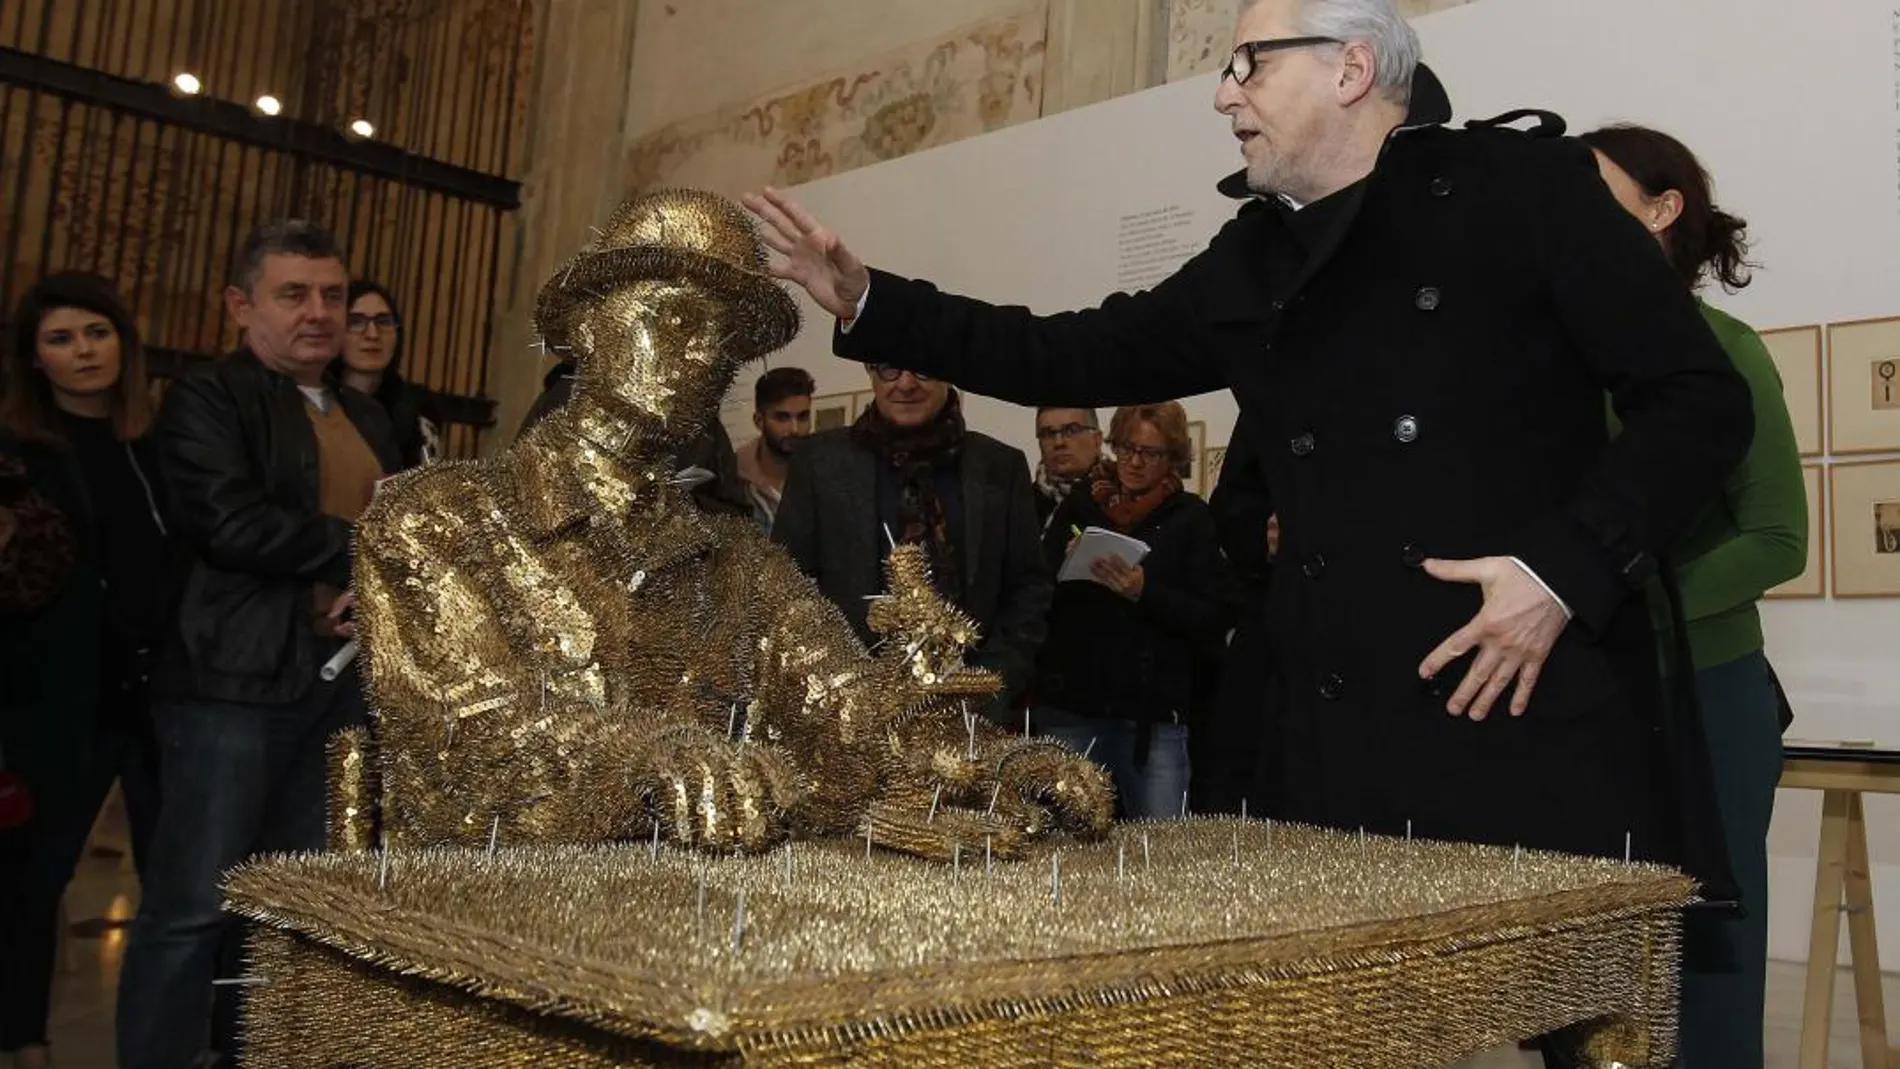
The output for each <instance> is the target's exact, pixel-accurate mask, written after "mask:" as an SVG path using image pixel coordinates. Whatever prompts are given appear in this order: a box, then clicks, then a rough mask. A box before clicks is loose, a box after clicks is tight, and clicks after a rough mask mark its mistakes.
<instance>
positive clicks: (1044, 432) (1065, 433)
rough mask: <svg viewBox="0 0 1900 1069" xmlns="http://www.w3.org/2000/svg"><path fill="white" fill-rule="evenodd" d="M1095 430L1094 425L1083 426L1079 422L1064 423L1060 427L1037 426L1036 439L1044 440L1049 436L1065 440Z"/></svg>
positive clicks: (1048, 438)
mask: <svg viewBox="0 0 1900 1069" xmlns="http://www.w3.org/2000/svg"><path fill="white" fill-rule="evenodd" d="M1095 430H1096V428H1094V427H1084V426H1082V425H1081V424H1080V423H1064V424H1063V425H1062V426H1060V427H1037V428H1036V439H1037V440H1038V441H1043V442H1046V441H1049V440H1050V439H1051V438H1060V439H1062V440H1063V441H1065V442H1066V441H1068V440H1069V439H1071V438H1073V437H1075V436H1076V435H1078V434H1089V433H1091V432H1093V431H1095Z"/></svg>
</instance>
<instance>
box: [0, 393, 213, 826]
mask: <svg viewBox="0 0 1900 1069" xmlns="http://www.w3.org/2000/svg"><path fill="white" fill-rule="evenodd" d="M126 449H127V452H128V455H129V457H130V459H131V462H132V464H133V466H134V468H135V469H136V472H137V475H138V477H139V478H140V479H142V480H143V481H144V483H145V484H146V485H147V486H148V487H149V490H150V496H149V497H147V498H145V499H144V500H141V501H138V502H136V503H131V502H127V503H125V505H126V507H128V508H137V509H147V508H149V509H152V510H154V512H155V514H156V515H159V516H162V515H163V512H164V508H163V506H164V487H163V484H162V483H161V482H160V481H159V475H158V463H157V458H156V455H155V451H154V450H153V448H152V438H151V436H150V435H147V436H145V437H144V438H141V439H139V440H137V441H135V442H131V443H128V444H127V445H126ZM16 467H24V469H25V471H24V476H23V478H21V479H18V480H15V479H13V478H9V477H7V476H5V475H0V508H4V507H7V506H9V505H12V504H14V503H15V497H14V495H15V494H17V493H21V492H26V491H32V492H36V493H37V494H38V496H39V497H41V498H42V499H43V500H44V501H45V502H46V503H47V504H50V505H51V506H52V507H54V508H56V509H58V510H59V511H60V512H61V513H62V514H63V515H64V517H65V521H66V523H65V526H66V528H67V530H68V531H69V533H70V535H71V537H72V538H73V540H74V543H75V544H76V545H75V547H74V548H75V549H76V558H77V559H76V561H75V563H74V567H73V569H72V571H71V572H69V573H68V574H67V576H66V578H65V581H64V582H63V583H62V584H61V585H60V587H59V592H58V594H57V595H56V596H55V597H54V598H53V600H52V601H51V602H50V603H49V604H47V605H45V606H44V607H41V608H39V609H37V610H36V611H34V612H31V613H7V612H0V767H5V768H8V769H11V770H12V771H14V772H17V773H19V774H20V775H22V776H23V777H25V779H26V781H27V783H28V785H29V787H30V788H31V789H33V790H36V791H43V792H46V794H47V795H48V797H51V796H52V794H53V792H55V791H56V790H60V789H72V788H73V786H74V785H76V784H79V783H82V782H86V777H88V776H91V775H93V774H94V769H93V768H92V763H93V762H94V760H95V758H96V756H97V753H98V734H97V733H98V730H99V727H100V725H101V723H102V722H104V721H102V717H105V716H110V715H113V713H114V712H115V711H116V712H118V713H120V714H123V713H126V712H139V711H142V699H141V700H137V701H133V702H130V703H126V702H123V701H120V702H113V703H107V702H104V701H103V699H104V698H105V697H106V695H107V691H106V688H107V687H108V686H114V685H116V686H117V687H119V688H122V689H123V690H128V691H129V690H132V689H133V688H134V687H137V686H138V685H139V683H140V682H142V681H141V680H138V679H134V678H132V677H131V675H130V672H132V671H136V672H138V673H139V674H141V675H142V674H143V673H144V670H145V668H146V665H147V661H146V658H145V657H144V656H143V655H141V654H140V653H139V652H138V651H137V650H134V649H129V648H121V646H120V643H122V642H124V643H129V642H140V643H141V644H142V643H144V642H149V641H151V640H152V637H153V635H154V633H155V632H161V631H162V629H163V627H164V626H165V625H164V621H165V620H166V615H167V614H166V610H167V608H168V604H169V600H170V597H171V592H172V585H171V582H170V580H171V579H172V576H171V575H169V574H167V575H163V576H160V577H159V580H160V581H159V582H158V583H157V584H156V588H155V589H152V588H147V589H145V590H144V592H145V593H146V594H147V595H148V596H149V597H150V599H151V600H150V603H141V604H127V603H126V601H125V598H126V593H127V592H125V591H121V590H114V589H109V588H108V587H107V584H106V583H105V581H104V577H105V571H106V568H107V565H106V562H105V560H104V552H105V551H104V548H103V547H102V545H101V544H100V539H99V538H98V534H99V533H100V530H99V529H100V526H101V519H100V517H99V515H98V513H97V512H96V511H95V510H96V508H97V500H96V495H95V494H94V492H93V488H92V487H91V486H89V485H88V484H87V481H86V477H85V472H84V470H83V469H82V467H81V465H80V463H79V458H78V457H77V456H76V455H75V454H74V452H73V450H72V449H71V448H56V447H51V446H45V445H40V444H38V443H26V442H20V441H18V440H16V439H14V438H13V437H12V436H11V435H9V434H7V433H6V432H4V431H0V472H6V473H9V474H10V473H11V472H12V471H13V470H14V469H15V468H16ZM153 526H154V527H157V528H158V529H159V534H158V537H159V539H160V545H159V546H158V547H156V548H157V550H158V556H160V557H161V558H169V557H170V556H171V554H170V553H169V548H170V547H169V546H168V545H167V544H166V543H167V542H168V540H167V539H165V536H164V534H163V522H162V520H157V521H155V522H154V523H153ZM16 549H17V552H14V553H12V554H10V555H8V556H6V557H4V558H0V568H3V567H9V566H11V567H20V568H24V569H32V568H34V567H36V566H39V565H40V562H38V561H35V560H33V559H32V549H33V547H31V546H19V547H16ZM172 570H174V571H175V569H172Z"/></svg>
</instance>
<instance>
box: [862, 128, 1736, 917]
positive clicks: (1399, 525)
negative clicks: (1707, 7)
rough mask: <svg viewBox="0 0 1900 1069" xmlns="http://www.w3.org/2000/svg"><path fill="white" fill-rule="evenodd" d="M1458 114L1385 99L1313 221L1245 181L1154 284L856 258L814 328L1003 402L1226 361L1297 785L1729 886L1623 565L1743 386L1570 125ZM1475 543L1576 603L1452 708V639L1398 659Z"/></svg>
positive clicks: (1724, 889)
mask: <svg viewBox="0 0 1900 1069" xmlns="http://www.w3.org/2000/svg"><path fill="white" fill-rule="evenodd" d="M1448 117H1449V116H1448V114H1426V115H1419V114H1415V115H1414V116H1413V118H1412V120H1410V122H1409V123H1408V125H1407V126H1403V127H1400V128H1398V129H1396V130H1395V131H1394V132H1393V133H1392V134H1391V135H1390V136H1389V137H1388V138H1387V139H1386V141H1385V143H1384V146H1383V149H1382V152H1381V154H1380V157H1379V159H1378V161H1377V164H1376V166H1375V169H1374V171H1373V173H1372V174H1371V175H1370V177H1369V178H1367V179H1366V180H1365V182H1363V183H1362V184H1361V185H1360V186H1359V187H1358V190H1357V192H1356V194H1355V195H1354V198H1353V200H1352V201H1351V202H1350V203H1349V205H1348V207H1347V208H1346V209H1345V210H1343V211H1341V212H1340V213H1339V216H1338V220H1339V221H1338V223H1337V225H1335V226H1334V227H1333V228H1331V229H1330V231H1329V232H1328V233H1327V234H1326V235H1324V240H1323V241H1321V242H1319V243H1317V244H1313V245H1308V244H1304V243H1302V242H1301V241H1300V240H1298V239H1297V238H1296V237H1295V235H1294V233H1293V231H1292V228H1291V225H1290V222H1289V218H1288V216H1289V214H1290V212H1289V211H1288V210H1287V209H1286V208H1285V207H1284V206H1283V205H1281V204H1280V203H1279V202H1277V201H1267V200H1264V199H1250V200H1249V201H1248V202H1247V203H1245V204H1244V205H1243V206H1242V207H1241V209H1240V210H1239V212H1238V214H1237V215H1236V217H1235V218H1234V219H1233V220H1232V221H1230V222H1229V223H1228V224H1227V225H1226V226H1225V227H1223V228H1222V230H1221V231H1220V233H1219V234H1218V235H1216V236H1215V237H1214V239H1213V241H1212V242H1211V244H1210V245H1209V246H1208V248H1207V249H1206V250H1205V251H1203V252H1202V253H1200V254H1199V255H1197V256H1196V257H1194V258H1193V259H1192V260H1190V261H1189V262H1188V263H1187V264H1185V265H1184V266H1183V267H1182V268H1181V269H1180V270H1179V271H1178V272H1177V273H1176V274H1175V275H1174V276H1172V277H1171V278H1169V279H1167V280H1165V281H1163V282H1161V283H1160V284H1158V285H1157V286H1156V287H1155V288H1153V289H1151V290H1147V291H1145V292H1142V293H1138V294H1134V295H1128V294H1117V295H1114V296H1111V297H1109V298H1108V299H1107V300H1105V301H1104V302H1103V303H1102V304H1101V305H1100V306H1099V307H1097V308H1093V309H1087V310H1083V311H1076V312H1065V313H1060V314H1056V315H1050V316H1037V315H1034V314H1033V313H1031V312H1030V311H1029V310H1028V309H1026V308H1021V307H1008V308H1003V307H995V306H991V305H987V304H983V303H981V302H978V301H974V300H969V299H966V298H961V297H954V296H949V295H946V294H943V293H940V292H939V291H938V290H936V289H935V288H934V287H932V286H930V285H929V284H928V283H924V282H920V281H913V280H910V279H906V278H901V277H899V276H896V275H893V274H889V273H885V272H873V275H872V280H871V291H870V296H869V300H868V303H867V305H866V307H865V311H864V314H863V316H862V317H860V318H859V319H858V320H857V321H856V323H855V324H854V325H853V327H852V329H851V331H850V333H848V334H845V333H842V332H840V333H837V334H835V335H834V340H833V345H834V348H835V350H836V351H837V353H838V354H839V355H841V356H844V357H847V358H849V359H852V360H856V361H881V362H889V363H895V364H898V365H900V366H903V367H907V368H914V369H915V370H917V371H920V372H924V373H926V374H931V375H936V376H940V377H942V378H945V379H948V380H950V381H952V382H955V383H957V384H958V385H959V386H962V387H964V388H966V389H968V390H970V391H972V392H975V393H981V394H986V395H989V396H993V397H998V398H1002V399H1004V400H1009V401H1014V402H1016V403H1019V404H1026V405H1035V404H1057V403H1059V404H1065V405H1095V406H1098V407H1099V406H1108V405H1122V404H1133V403H1139V402H1150V401H1158V400H1162V399H1165V398H1174V397H1186V396H1192V395H1195V394H1200V393H1205V392H1208V391H1211V390H1216V389H1219V388H1222V387H1228V388H1231V389H1232V390H1233V393H1234V396H1235V398H1236V400H1237V401H1238V403H1239V405H1240V408H1241V411H1242V412H1243V413H1244V414H1245V416H1246V418H1247V420H1248V421H1249V423H1250V424H1251V425H1252V426H1253V427H1255V428H1257V430H1256V433H1257V434H1258V435H1259V441H1260V442H1262V443H1263V449H1264V453H1265V464H1266V471H1267V480H1268V483H1269V484H1270V485H1271V486H1272V488H1273V497H1274V501H1275V507H1276V509H1277V511H1278V513H1279V516H1280V522H1281V532H1282V555H1283V558H1284V559H1285V566H1284V567H1283V568H1281V569H1280V571H1282V572H1283V573H1284V575H1283V578H1280V579H1277V580H1276V581H1275V582H1274V583H1272V584H1271V586H1270V591H1269V595H1268V597H1269V609H1268V612H1269V621H1270V626H1271V630H1272V636H1273V643H1274V648H1275V657H1276V660H1277V663H1278V666H1279V671H1280V673H1281V675H1282V679H1283V682H1284V685H1285V688H1286V689H1285V695H1286V709H1285V713H1286V717H1285V719H1286V722H1287V725H1288V729H1289V731H1290V732H1292V734H1290V735H1289V736H1288V738H1287V740H1286V746H1287V754H1286V756H1287V765H1286V768H1287V773H1288V775H1289V777H1290V779H1289V783H1288V787H1287V791H1288V800H1289V805H1290V806H1292V807H1293V808H1294V811H1295V812H1296V813H1297V814H1298V815H1299V816H1300V817H1302V818H1303V819H1308V820H1312V821H1315V822H1321V823H1326V824H1330V825H1333V826H1339V827H1349V828H1350V827H1356V826H1358V825H1361V824H1363V825H1364V826H1365V827H1366V828H1367V829H1368V830H1374V831H1385V832H1391V833H1393V834H1402V833H1403V832H1404V830H1405V827H1406V825H1407V823H1408V822H1411V823H1412V824H1413V825H1414V827H1415V828H1416V830H1417V833H1418V834H1420V835H1428V836H1434V837H1441V838H1449V839H1461V840H1473V841H1481V842H1492V843H1501V844H1505V845H1509V844H1512V843H1522V844H1524V845H1526V846H1532V847H1545V848H1550V849H1557V850H1566V851H1571V852H1575V853H1583V854H1598V855H1613V856H1617V857H1620V856H1622V854H1623V851H1624V844H1625V841H1626V836H1628V837H1629V841H1630V842H1631V845H1632V850H1633V852H1634V854H1635V856H1638V857H1645V858H1653V859H1661V860H1681V861H1682V862H1683V863H1684V864H1686V865H1688V866H1689V868H1690V871H1692V872H1694V873H1696V874H1697V875H1698V876H1701V877H1704V878H1705V879H1707V880H1708V881H1710V882H1709V884H1708V887H1707V889H1708V890H1709V891H1710V892H1711V893H1712V894H1714V895H1718V896H1725V895H1728V894H1731V893H1732V883H1731V882H1730V881H1729V879H1728V874H1727V860H1726V856H1725V852H1724V850H1723V847H1722V836H1721V832H1720V830H1719V828H1717V827H1713V826H1710V825H1709V824H1708V818H1709V817H1711V816H1712V814H1713V810H1712V808H1711V803H1712V795H1711V794H1710V793H1709V792H1710V790H1711V789H1712V788H1711V787H1710V785H1709V783H1708V780H1707V778H1706V772H1707V767H1706V761H1707V756H1706V751H1702V752H1701V753H1700V755H1699V756H1698V750H1699V748H1700V747H1699V730H1700V726H1699V720H1694V718H1693V715H1692V714H1685V715H1686V719H1684V720H1682V721H1677V720H1675V719H1673V718H1671V719H1669V720H1665V718H1664V712H1663V710H1664V703H1663V701H1662V694H1663V692H1662V688H1661V685H1660V682H1659V680H1658V678H1657V665H1656V645H1655V640H1654V636H1653V634H1652V632H1651V628H1650V624H1649V620H1648V617H1647V613H1646V611H1645V607H1644V600H1643V598H1642V596H1641V591H1642V590H1643V588H1644V586H1645V584H1646V583H1647V582H1648V580H1649V579H1650V577H1651V576H1652V575H1653V574H1655V571H1656V568H1657V562H1658V559H1659V557H1660V555H1661V554H1662V553H1663V552H1664V551H1665V550H1666V548H1667V547H1668V546H1670V545H1671V544H1672V543H1673V542H1674V541H1675V539H1676V538H1677V537H1678V536H1679V535H1680V533H1681V532H1682V531H1683V530H1684V528H1685V527H1686V526H1687V524H1688V523H1689V522H1690V521H1691V520H1692V519H1693V518H1694V517H1695V516H1696V514H1697V513H1698V512H1699V511H1700V510H1701V509H1702V508H1703V507H1704V505H1705V504H1706V503H1707V502H1708V501H1709V500H1710V499H1711V498H1712V497H1713V496H1714V495H1715V494H1716V493H1717V492H1718V490H1719V489H1720V486H1721V482H1722V480H1723V479H1724V478H1725V477H1726V475H1727V473H1728V472H1729V471H1730V470H1731V469H1732V468H1733V467H1734V465H1735V464H1736V463H1737V462H1738V461H1739V459H1740V458H1741V456H1742V454H1743V453H1744V452H1745V451H1746V449H1747V446H1748V444H1749V441H1750V439H1751V436H1752V433H1753V423H1752V416H1751V411H1750V407H1749V395H1748V387H1747V385H1746V383H1745V382H1744V381H1743V380H1742V378H1741V377H1740V376H1739V375H1738V374H1737V373H1736V372H1735V371H1734V369H1733V367H1732V366H1730V363H1729V361H1728V360H1727V358H1726V357H1725V356H1724V354H1723V351H1722V348H1721V346H1720V344H1719V343H1718V342H1717V341H1716V339H1715V337H1714V335H1713V334H1712V333H1711V332H1710V330H1709V328H1708V326H1707V324H1706V323H1705V322H1704V320H1703V319H1702V317H1701V315H1700V313H1699V311H1698V309H1697V307H1696V304H1695V301H1694V299H1693V297H1692V296H1691V295H1690V293H1689V292H1688V291H1687V289H1685V288H1684V287H1683V285H1682V281H1681V279H1680V278H1678V277H1677V276H1676V275H1675V273H1674V272H1673V271H1672V270H1671V269H1670V266H1669V264H1668V263H1667V261H1666V260H1665V258H1664V256H1663V255H1662V253H1661V250H1660V249H1659V247H1658V246H1657V244H1656V242H1655V241H1654V240H1653V239H1652V238H1651V237H1650V235H1649V234H1648V232H1647V231H1646V230H1645V228H1643V227H1642V226H1641V224H1639V223H1638V222H1637V221H1636V220H1634V219H1633V218H1631V217H1630V216H1629V215H1628V214H1627V213H1626V212H1624V211H1623V209H1622V208H1621V207H1620V206H1618V204H1617V203H1616V201H1615V200H1614V199H1613V198H1612V197H1611V195H1610V193H1609V191H1608V189H1607V188H1606V187H1605V186H1604V184H1603V181H1602V179H1601V177H1600V176H1599V174H1598V172H1597V168H1596V163H1595V160H1594V157H1593V156H1592V154H1591V152H1590V150H1589V149H1588V148H1587V147H1586V146H1584V145H1583V144H1581V143H1580V142H1577V141H1574V140H1568V139H1559V138H1555V137H1536V136H1531V135H1529V134H1526V133H1522V132H1518V131H1516V130H1512V129H1508V128H1502V127H1496V126H1490V125H1480V126H1475V127H1472V128H1469V129H1463V130H1454V129H1450V128H1448V127H1445V126H1443V125H1441V123H1442V122H1443V121H1444V120H1445V119H1447V118H1448ZM1553 118H1554V117H1553ZM1606 392H1607V393H1608V394H1609V395H1610V396H1611V398H1612V399H1613V402H1614V404H1615V407H1616V409H1617V411H1618V413H1619V415H1620V416H1621V417H1622V420H1623V424H1624V428H1625V429H1624V432H1623V433H1622V434H1621V435H1620V436H1619V437H1617V438H1616V440H1614V441H1611V440H1609V436H1608V429H1607V427H1606V421H1605V419H1604V414H1603V406H1604V394H1605V393H1606ZM1489 556H1515V557H1517V558H1519V559H1521V560H1523V561H1524V562H1526V563H1527V564H1528V566H1529V567H1530V568H1531V569H1532V570H1533V571H1534V572H1535V573H1536V574H1537V575H1538V576H1539V577H1541V578H1542V579H1543V580H1544V581H1545V582H1547V583H1548V584H1549V585H1550V587H1551V588H1553V589H1554V590H1555V592H1556V593H1557V595H1558V596H1559V597H1560V598H1562V599H1563V600H1564V602H1566V603H1567V604H1568V606H1569V607H1570V608H1571V609H1572V610H1573V611H1574V613H1575V617H1574V619H1573V620H1572V621H1571V623H1570V625H1569V626H1568V627H1566V629H1565V630H1564V632H1563V634H1562V635H1561V637H1560V638H1559V639H1558V641H1557V644H1556V647H1555V649H1554V650H1553V651H1552V654H1551V656H1550V658H1549V660H1548V661H1547V662H1546V664H1545V665H1544V671H1543V673H1542V677H1541V680H1540V682H1539V684H1538V686H1537V688H1536V691H1535V696H1534V697H1533V698H1532V701H1531V705H1530V709H1529V712H1528V713H1527V715H1525V716H1523V717H1521V718H1514V717H1510V716H1508V715H1505V714H1499V715H1496V716H1494V717H1492V718H1490V719H1488V720H1486V721H1483V722H1475V723H1474V722H1472V721H1470V720H1469V719H1466V718H1453V717H1450V716H1448V715H1447V714H1446V712H1445V709H1444V703H1445V700H1446V698H1447V697H1448V696H1449V694H1450V688H1452V687H1455V685H1456V684H1457V682H1458V680H1459V679H1460V678H1461V677H1462V674H1463V672H1464V671H1465V670H1466V669H1467V668H1468V666H1469V662H1470V657H1469V656H1467V658H1465V659H1464V660H1461V661H1459V662H1457V663H1455V664H1454V665H1453V666H1452V667H1451V668H1450V669H1448V670H1447V671H1446V672H1444V673H1441V675H1440V678H1439V679H1438V680H1437V681H1434V682H1432V683H1429V684H1422V683H1421V681H1420V679H1419V677H1418V671H1417V669H1418V665H1419V663H1420V662H1421V661H1422V660H1423V659H1424V658H1425V657H1426V656H1427V655H1428V654H1429V653H1430V652H1431V651H1432V650H1433V649H1434V648H1435V647H1436V646H1437V645H1438V644H1439V643H1440V642H1441V641H1442V640H1444V639H1445V638H1446V637H1448V636H1450V635H1452V634H1453V633H1455V632H1456V631H1458V630H1459V629H1460V628H1461V627H1463V626H1464V625H1465V624H1466V623H1467V622H1469V621H1470V620H1471V619H1472V618H1473V617H1474V616H1475V615H1476V613H1477V612H1478V610H1479V608H1480V605H1481V603H1482V593H1481V591H1479V590H1478V589H1477V588H1476V587H1474V586H1470V585H1464V584H1454V583H1445V582H1440V581H1437V580H1435V579H1433V578H1431V577H1430V576H1429V575H1427V574H1426V573H1425V572H1424V571H1423V570H1422V569H1421V568H1420V567H1419V566H1420V565H1421V564H1422V563H1423V561H1424V560H1425V559H1427V558H1428V557H1440V558H1452V559H1469V558H1478V557H1489ZM1691 736H1695V737H1696V741H1691ZM1698 761H1700V762H1701V763H1702V770H1701V772H1700V773H1699V774H1698V773H1694V772H1693V771H1692V770H1690V769H1689V765H1692V764H1694V763H1695V762H1698ZM1692 795H1693V797H1692Z"/></svg>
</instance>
